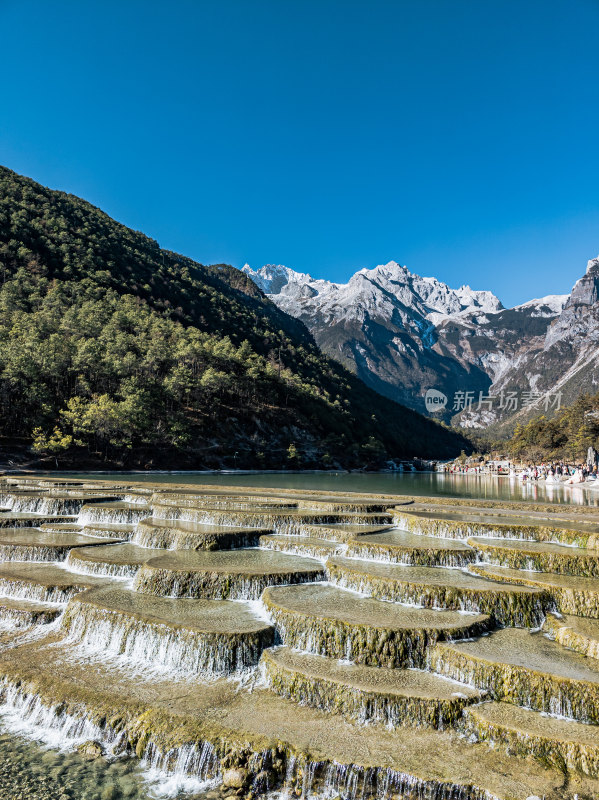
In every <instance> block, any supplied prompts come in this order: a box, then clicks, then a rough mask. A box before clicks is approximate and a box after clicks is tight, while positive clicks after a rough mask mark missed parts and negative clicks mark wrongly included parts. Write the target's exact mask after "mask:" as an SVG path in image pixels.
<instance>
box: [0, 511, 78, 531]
mask: <svg viewBox="0 0 599 800" xmlns="http://www.w3.org/2000/svg"><path fill="white" fill-rule="evenodd" d="M76 521H77V518H76V517H65V516H62V515H60V516H57V515H56V514H28V513H21V512H13V511H6V512H1V513H0V528H37V527H39V526H40V525H43V524H44V523H49V522H57V523H63V522H76Z"/></svg>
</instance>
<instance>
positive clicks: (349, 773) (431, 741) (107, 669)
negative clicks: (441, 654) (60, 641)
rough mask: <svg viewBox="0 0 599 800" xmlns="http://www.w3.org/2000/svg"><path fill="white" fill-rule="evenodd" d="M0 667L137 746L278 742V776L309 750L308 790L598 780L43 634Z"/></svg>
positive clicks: (553, 794) (553, 787)
mask: <svg viewBox="0 0 599 800" xmlns="http://www.w3.org/2000/svg"><path fill="white" fill-rule="evenodd" d="M49 642H50V644H51V642H52V640H49ZM0 673H1V674H2V675H4V676H6V678H7V679H9V680H12V681H21V686H22V687H23V688H27V689H28V690H29V691H34V692H36V693H38V694H39V695H40V696H41V697H42V698H43V699H44V701H45V703H46V704H47V705H49V706H51V707H54V706H58V705H60V703H61V701H62V699H63V698H65V699H66V703H65V704H64V705H63V707H64V706H65V705H66V710H67V711H69V710H71V709H72V710H73V712H78V713H81V710H82V709H84V708H86V709H87V713H88V714H89V715H90V716H91V717H93V718H94V719H96V720H100V719H104V720H106V718H107V715H108V717H109V718H110V719H111V722H112V723H113V724H117V725H119V727H124V728H125V729H126V730H127V731H128V732H129V739H130V741H131V746H132V747H133V748H134V749H136V748H139V747H140V745H141V749H142V750H143V747H144V746H145V744H146V742H147V741H153V742H156V743H157V745H158V746H160V747H161V748H162V749H163V750H164V751H166V750H168V749H170V748H172V747H173V746H178V745H180V744H182V743H185V742H189V741H190V740H191V741H194V740H196V739H198V740H200V741H202V740H207V741H210V742H213V743H214V744H215V747H216V748H218V752H219V753H220V754H222V755H224V754H225V753H229V752H233V753H235V752H248V753H255V754H256V756H258V755H259V754H260V753H263V752H264V751H266V750H267V749H268V748H274V747H275V746H276V744H277V743H278V744H279V748H280V749H279V751H277V757H278V758H280V760H281V761H280V766H279V767H278V769H279V772H278V773H277V775H276V776H275V778H276V777H277V776H278V780H280V781H281V782H283V781H284V779H285V774H286V773H287V772H288V769H289V767H291V766H292V762H291V758H292V757H294V756H295V757H296V758H297V759H298V761H299V765H300V766H301V765H302V764H303V763H304V761H303V759H306V758H307V759H308V761H309V763H312V764H315V765H316V763H321V764H322V766H321V767H318V768H317V770H315V773H314V784H313V789H314V790H316V789H318V788H319V786H321V785H322V784H319V783H318V781H319V780H322V778H323V776H324V773H326V772H327V769H328V770H329V777H330V776H331V775H332V783H331V782H329V787H331V788H332V789H333V790H336V791H337V793H342V792H343V787H344V786H345V785H346V783H345V781H346V780H350V782H351V781H352V780H355V782H356V784H357V790H358V792H359V795H360V796H362V787H363V783H362V782H363V780H364V778H365V777H366V776H367V775H370V777H371V780H372V781H373V783H372V784H368V787H369V788H370V790H371V791H372V792H373V794H374V795H376V794H377V791H376V783H377V780H378V779H380V780H381V781H385V785H387V786H388V789H387V790H386V792H385V793H384V794H382V795H379V796H380V797H385V798H391V796H393V795H400V796H401V793H402V792H403V794H404V795H405V797H406V798H407V799H409V800H413V798H416V797H422V798H427V800H428V798H429V797H430V798H450V797H456V798H457V797H459V798H460V800H483V798H485V797H488V796H489V794H486V795H485V792H487V793H490V795H491V796H492V797H494V798H498V799H499V800H521V798H523V799H525V798H528V797H530V796H531V795H535V794H537V795H538V796H540V797H544V798H545V800H574V797H575V795H577V794H578V796H579V800H590V798H593V797H595V796H597V794H598V793H599V782H597V781H595V780H593V779H591V778H587V777H584V776H580V775H577V774H576V773H574V774H572V775H571V776H570V777H569V780H568V782H567V785H565V782H564V776H563V774H562V773H561V772H560V771H559V770H556V769H547V768H545V767H544V766H542V765H541V764H538V763H536V762H534V761H532V760H530V759H529V760H522V759H519V758H517V757H515V756H509V755H507V754H506V753H504V752H502V751H500V750H490V749H489V748H488V746H487V745H486V744H473V743H470V742H467V741H465V740H464V739H463V738H461V737H460V736H458V735H457V734H455V733H452V732H451V731H436V730H430V729H427V728H416V729H414V728H408V729H405V730H404V729H401V728H400V729H396V730H393V731H391V730H386V729H384V728H383V727H380V726H366V727H360V728H359V729H356V727H355V725H353V724H351V723H350V722H348V721H346V720H345V719H344V718H343V717H342V716H341V715H339V714H331V713H328V712H323V711H318V710H316V709H314V708H310V707H306V706H298V705H297V704H296V703H294V702H292V701H290V700H287V699H284V698H282V697H278V696H277V695H275V694H273V693H272V692H269V691H267V690H263V689H256V690H254V691H253V692H252V693H248V692H242V691H239V690H238V687H237V686H236V684H235V683H233V682H231V681H223V680H219V681H215V682H212V683H204V684H200V683H198V682H173V681H171V680H161V679H159V678H157V677H155V676H152V679H151V680H140V679H139V678H137V677H136V678H135V679H134V678H131V677H129V676H128V675H127V673H126V672H124V671H122V670H115V668H114V667H113V666H106V665H103V664H102V663H101V662H94V663H86V664H81V663H79V662H77V661H75V660H73V659H71V658H69V657H68V653H66V651H63V652H61V650H60V649H59V648H57V647H55V646H54V647H52V646H45V645H44V643H43V642H36V643H33V644H27V645H22V646H21V647H18V648H14V649H12V650H10V651H8V652H5V653H0ZM111 710H112V712H111ZM255 763H256V766H255V767H253V773H252V774H256V772H257V771H258V770H259V769H261V764H262V762H261V760H260V758H258V757H257V758H256V762H255ZM369 769H371V770H372V771H371V772H368V770H369ZM331 770H332V772H331ZM402 775H403V776H404V778H401V776H402ZM291 776H292V777H291V786H294V785H296V786H298V787H299V792H300V793H301V786H302V777H301V774H299V773H298V774H297V776H296V774H295V773H294V772H293V770H291ZM295 781H297V783H296V782H295ZM387 781H388V783H387ZM365 796H368V791H366V792H365Z"/></svg>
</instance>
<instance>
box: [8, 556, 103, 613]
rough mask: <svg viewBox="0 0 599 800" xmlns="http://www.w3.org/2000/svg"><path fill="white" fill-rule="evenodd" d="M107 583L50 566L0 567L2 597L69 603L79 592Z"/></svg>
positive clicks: (17, 564)
mask: <svg viewBox="0 0 599 800" xmlns="http://www.w3.org/2000/svg"><path fill="white" fill-rule="evenodd" d="M105 584H106V581H105V580H102V579H99V578H93V577H84V576H82V575H76V574H74V573H73V572H70V571H69V570H66V569H63V568H61V567H59V566H56V565H55V564H51V563H35V562H19V561H11V562H5V563H3V564H0V596H2V597H13V598H21V599H29V600H38V601H41V602H51V603H66V602H67V601H68V600H69V599H70V598H71V597H72V596H73V595H74V594H77V592H82V591H85V590H86V589H90V588H92V587H94V586H103V585H105Z"/></svg>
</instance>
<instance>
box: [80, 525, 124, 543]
mask: <svg viewBox="0 0 599 800" xmlns="http://www.w3.org/2000/svg"><path fill="white" fill-rule="evenodd" d="M135 528H136V526H135V525H132V524H129V523H126V522H113V523H110V522H89V523H87V524H86V525H84V526H83V530H82V532H83V533H85V535H86V536H96V537H98V536H99V537H100V538H106V537H109V538H113V539H121V540H126V541H129V539H131V537H132V536H133V534H134V532H135Z"/></svg>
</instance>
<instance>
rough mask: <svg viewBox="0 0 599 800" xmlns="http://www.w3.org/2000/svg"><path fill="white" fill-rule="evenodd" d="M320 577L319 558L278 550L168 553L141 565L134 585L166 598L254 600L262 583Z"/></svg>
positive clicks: (296, 581) (271, 583)
mask: <svg viewBox="0 0 599 800" xmlns="http://www.w3.org/2000/svg"><path fill="white" fill-rule="evenodd" d="M323 578H324V569H323V566H322V564H321V563H320V562H319V561H316V560H314V559H311V558H302V557H300V556H296V555H290V554H287V553H280V552H277V551H267V550H260V549H257V548H255V549H245V550H224V551H193V550H188V551H181V552H174V551H169V552H168V553H166V554H163V555H160V556H158V557H155V558H152V559H150V560H149V561H147V562H146V563H145V564H144V565H143V566H142V568H141V569H140V571H139V572H138V574H137V576H136V579H135V583H134V588H135V589H136V590H137V591H138V592H144V593H147V594H153V595H162V596H171V597H198V598H212V599H222V600H224V599H227V598H231V599H247V600H257V599H259V597H260V595H261V594H262V591H263V590H264V589H265V588H266V587H267V586H272V585H278V584H293V583H302V582H304V581H318V580H322V579H323Z"/></svg>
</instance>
